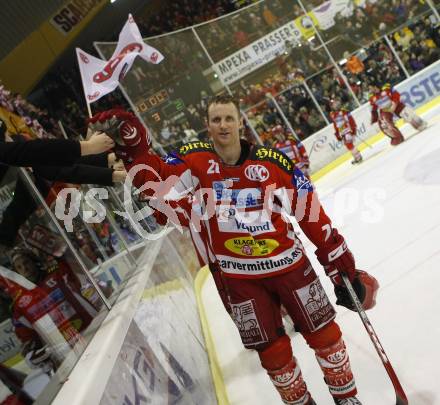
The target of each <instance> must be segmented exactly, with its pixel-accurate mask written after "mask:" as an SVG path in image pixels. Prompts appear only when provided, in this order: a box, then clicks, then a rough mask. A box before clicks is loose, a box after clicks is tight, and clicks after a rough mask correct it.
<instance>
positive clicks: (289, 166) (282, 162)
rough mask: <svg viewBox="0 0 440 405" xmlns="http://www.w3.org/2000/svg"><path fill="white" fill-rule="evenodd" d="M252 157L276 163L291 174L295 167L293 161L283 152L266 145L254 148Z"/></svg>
mask: <svg viewBox="0 0 440 405" xmlns="http://www.w3.org/2000/svg"><path fill="white" fill-rule="evenodd" d="M250 159H251V160H260V161H266V162H271V163H274V164H275V165H277V166H278V167H279V168H280V169H282V170H284V171H285V172H286V173H289V174H292V172H293V169H294V168H295V166H294V164H293V163H292V161H291V160H290V159H289V157H288V156H286V155H285V154H284V153H283V152H281V151H279V150H276V149H272V148H266V147H265V146H257V147H255V148H253V150H252V153H251V156H250Z"/></svg>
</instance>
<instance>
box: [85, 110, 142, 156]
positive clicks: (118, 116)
mask: <svg viewBox="0 0 440 405" xmlns="http://www.w3.org/2000/svg"><path fill="white" fill-rule="evenodd" d="M89 127H90V129H92V130H93V131H101V132H105V133H106V134H107V135H108V136H110V137H111V138H112V139H113V140H114V141H115V144H116V145H115V154H116V156H117V157H118V158H119V159H122V160H123V162H124V163H125V164H130V163H132V162H133V161H134V160H135V159H136V158H138V157H140V156H142V155H144V154H145V153H147V152H148V150H149V149H150V147H151V139H150V136H149V134H148V131H147V130H146V128H145V127H144V126H143V125H142V123H141V122H140V121H139V119H138V118H137V117H136V116H135V115H134V114H132V113H130V112H128V111H125V110H122V109H116V108H115V109H111V110H107V111H103V112H101V113H98V114H95V115H94V116H93V117H92V118H90V119H89Z"/></svg>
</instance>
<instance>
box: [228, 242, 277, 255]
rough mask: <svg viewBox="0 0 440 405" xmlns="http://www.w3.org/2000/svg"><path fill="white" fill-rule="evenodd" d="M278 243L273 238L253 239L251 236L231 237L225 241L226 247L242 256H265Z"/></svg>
mask: <svg viewBox="0 0 440 405" xmlns="http://www.w3.org/2000/svg"><path fill="white" fill-rule="evenodd" d="M279 245H280V244H279V243H278V242H277V241H276V240H275V239H254V238H252V237H242V238H232V239H228V240H227V241H226V242H225V247H226V249H228V250H229V251H230V252H232V253H236V254H239V255H242V256H266V255H268V254H270V253H272V252H273V251H274V250H275V249H276V248H277V247H278V246H279Z"/></svg>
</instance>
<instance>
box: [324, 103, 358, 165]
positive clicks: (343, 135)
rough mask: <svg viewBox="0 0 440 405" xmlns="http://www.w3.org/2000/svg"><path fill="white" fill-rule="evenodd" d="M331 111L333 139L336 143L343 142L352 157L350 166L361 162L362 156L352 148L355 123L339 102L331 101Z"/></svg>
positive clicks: (355, 129) (356, 149) (355, 148)
mask: <svg viewBox="0 0 440 405" xmlns="http://www.w3.org/2000/svg"><path fill="white" fill-rule="evenodd" d="M330 105H331V108H332V111H331V112H330V119H331V120H332V122H333V126H334V128H335V137H336V139H337V140H338V141H343V142H344V145H345V147H346V148H347V149H348V150H349V151H350V152H351V154H352V155H353V160H352V162H351V163H352V164H357V163H360V162H362V155H361V153H360V152H359V150H358V148H357V147H356V146H354V138H355V136H356V131H357V127H356V121H355V120H354V118H353V117H352V115H351V114H350V112H349V111H348V110H346V109H345V108H343V107H341V102H340V101H339V100H338V99H334V100H332V101H331V104H330Z"/></svg>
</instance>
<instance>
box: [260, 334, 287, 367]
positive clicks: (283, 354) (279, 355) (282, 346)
mask: <svg viewBox="0 0 440 405" xmlns="http://www.w3.org/2000/svg"><path fill="white" fill-rule="evenodd" d="M258 356H260V361H261V365H262V366H263V367H264V368H265V369H266V370H279V369H280V368H282V367H284V366H285V365H286V364H288V363H289V362H290V361H291V360H292V359H293V353H292V346H291V344H290V338H289V336H287V335H283V336H281V337H279V338H278V339H277V340H275V341H273V342H272V343H270V344H269V346H267V347H266V348H265V349H264V350H259V351H258Z"/></svg>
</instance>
